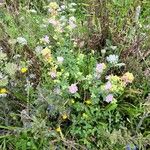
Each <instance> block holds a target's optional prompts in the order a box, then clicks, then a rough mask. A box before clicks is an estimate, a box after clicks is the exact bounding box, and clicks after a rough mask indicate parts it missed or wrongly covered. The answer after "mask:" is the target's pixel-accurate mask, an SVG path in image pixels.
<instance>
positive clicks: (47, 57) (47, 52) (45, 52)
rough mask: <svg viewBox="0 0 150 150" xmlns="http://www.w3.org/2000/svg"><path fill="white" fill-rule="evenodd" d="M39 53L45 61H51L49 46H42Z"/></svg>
mask: <svg viewBox="0 0 150 150" xmlns="http://www.w3.org/2000/svg"><path fill="white" fill-rule="evenodd" d="M41 54H42V55H43V57H44V59H45V60H46V61H47V62H49V63H50V62H52V60H53V59H52V56H51V50H50V49H49V48H47V47H46V48H44V49H43V50H42V51H41Z"/></svg>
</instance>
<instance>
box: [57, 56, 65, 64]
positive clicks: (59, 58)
mask: <svg viewBox="0 0 150 150" xmlns="http://www.w3.org/2000/svg"><path fill="white" fill-rule="evenodd" d="M57 61H58V63H60V64H62V63H63V61H64V58H63V57H61V56H60V57H57Z"/></svg>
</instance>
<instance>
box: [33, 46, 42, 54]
mask: <svg viewBox="0 0 150 150" xmlns="http://www.w3.org/2000/svg"><path fill="white" fill-rule="evenodd" d="M42 49H43V47H42V46H39V45H38V46H37V47H36V48H35V52H36V53H37V54H39V53H41V51H42Z"/></svg>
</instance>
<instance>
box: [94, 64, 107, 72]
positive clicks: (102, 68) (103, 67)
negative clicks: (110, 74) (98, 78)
mask: <svg viewBox="0 0 150 150" xmlns="http://www.w3.org/2000/svg"><path fill="white" fill-rule="evenodd" d="M105 68H106V65H105V64H104V63H101V64H97V65H96V72H97V73H102V72H103V70H104V69H105Z"/></svg>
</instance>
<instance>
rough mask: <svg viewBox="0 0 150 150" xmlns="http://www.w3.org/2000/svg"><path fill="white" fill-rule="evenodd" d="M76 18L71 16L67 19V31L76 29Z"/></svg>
mask: <svg viewBox="0 0 150 150" xmlns="http://www.w3.org/2000/svg"><path fill="white" fill-rule="evenodd" d="M76 26H77V25H76V18H75V17H74V16H72V17H70V18H69V26H68V28H69V29H74V28H76Z"/></svg>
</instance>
